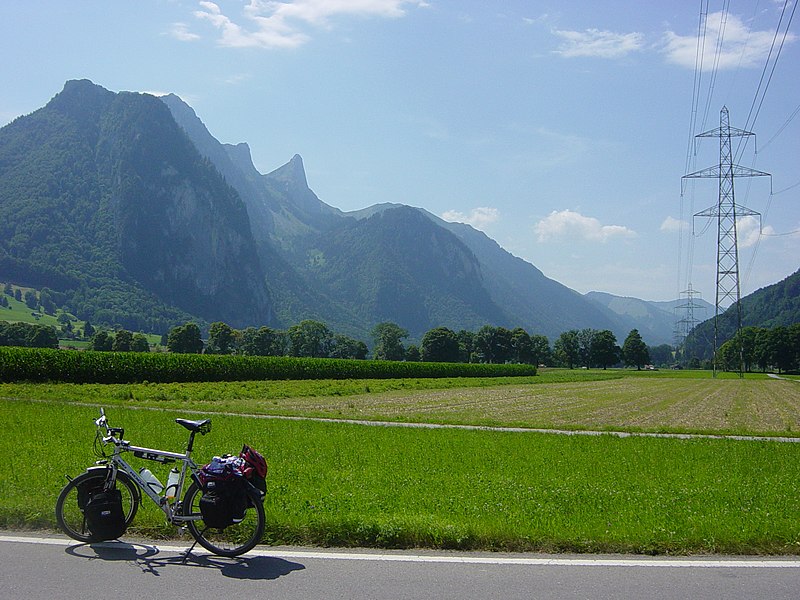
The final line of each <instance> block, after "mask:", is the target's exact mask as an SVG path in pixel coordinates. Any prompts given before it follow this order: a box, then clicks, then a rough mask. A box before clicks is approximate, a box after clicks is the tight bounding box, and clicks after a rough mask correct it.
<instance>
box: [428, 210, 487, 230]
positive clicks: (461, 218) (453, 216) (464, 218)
mask: <svg viewBox="0 0 800 600" xmlns="http://www.w3.org/2000/svg"><path fill="white" fill-rule="evenodd" d="M441 217H442V219H444V220H445V221H450V222H451V223H467V224H468V225H472V226H473V227H474V228H475V229H480V230H483V229H485V228H486V227H487V226H488V225H491V224H492V223H494V222H495V221H497V220H498V219H499V218H500V211H498V210H497V209H496V208H490V207H488V206H479V207H478V208H473V209H472V210H471V211H470V212H469V214H464V213H462V212H459V211H457V210H448V211H447V212H444V213H442V214H441Z"/></svg>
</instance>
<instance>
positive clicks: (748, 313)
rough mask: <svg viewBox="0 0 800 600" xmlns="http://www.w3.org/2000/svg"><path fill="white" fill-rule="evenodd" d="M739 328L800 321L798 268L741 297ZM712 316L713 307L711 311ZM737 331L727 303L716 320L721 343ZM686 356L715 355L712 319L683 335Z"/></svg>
mask: <svg viewBox="0 0 800 600" xmlns="http://www.w3.org/2000/svg"><path fill="white" fill-rule="evenodd" d="M741 306H742V327H764V328H771V327H778V326H781V325H782V326H788V325H792V324H794V323H800V270H797V271H795V272H794V273H792V274H791V275H789V276H788V277H787V278H786V279H784V280H782V281H779V282H778V283H774V284H772V285H769V286H767V287H763V288H761V289H759V290H756V291H755V292H753V293H752V294H749V295H747V296H745V297H744V298H742V299H741ZM710 312H711V314H712V315H713V307H712V310H711V311H710ZM735 332H736V309H735V306H730V307H728V309H727V310H726V311H725V312H724V313H722V314H721V315H720V317H719V320H718V340H717V343H718V345H719V346H721V345H722V344H723V343H725V342H726V341H727V340H729V339H730V338H731V337H733V335H734V334H735ZM685 348H686V355H687V356H697V357H698V358H711V356H713V354H714V318H713V316H712V318H710V319H708V320H706V321H703V322H702V323H700V324H699V325H698V326H697V327H695V328H694V330H692V333H690V334H689V336H688V337H687V338H686V343H685Z"/></svg>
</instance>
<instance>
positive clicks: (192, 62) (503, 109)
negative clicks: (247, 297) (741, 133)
mask: <svg viewBox="0 0 800 600" xmlns="http://www.w3.org/2000/svg"><path fill="white" fill-rule="evenodd" d="M723 6H727V11H725V12H723ZM704 7H707V17H705V18H704V19H703V20H702V22H703V24H704V25H703V28H704V30H705V32H706V34H705V54H703V55H702V56H701V58H702V64H703V68H702V69H701V70H700V71H698V70H697V69H696V68H695V66H696V64H698V60H697V59H698V52H697V48H698V44H697V38H698V32H699V31H700V24H701V17H700V14H701V9H704ZM793 9H794V6H793V5H792V4H791V2H786V1H785V0H779V1H776V0H760V1H749V2H743V1H737V0H730V1H729V2H727V3H725V2H722V1H714V0H706V1H705V2H703V1H700V0H698V1H688V0H678V1H675V2H663V1H657V0H639V1H622V0H603V1H601V2H594V1H575V2H562V1H555V0H553V1H542V2H538V1H483V2H477V1H470V0H465V1H454V0H447V1H445V0H441V1H440V0H426V1H420V0H408V1H403V0H292V1H289V0H285V1H283V2H269V1H262V0H245V1H242V0H217V1H216V2H210V1H195V0H191V1H190V0H139V1H137V2H108V1H107V0H82V1H80V2H62V1H56V0H43V1H37V2H4V3H3V4H2V7H1V8H0V51H2V55H3V56H4V60H3V61H2V62H0V85H1V86H2V89H3V93H2V94H0V125H3V124H6V123H8V122H9V121H11V120H12V119H14V118H15V117H17V116H19V115H22V114H27V113H29V112H31V111H33V110H35V109H37V108H39V107H41V106H43V105H44V104H45V103H47V101H48V100H49V99H50V98H51V97H52V96H54V95H55V94H56V93H58V92H59V91H60V90H61V88H62V86H63V84H64V82H65V81H66V80H68V79H77V78H88V79H91V80H92V81H94V82H95V83H98V84H100V85H102V86H104V87H106V88H108V89H110V90H113V91H121V90H133V91H147V92H151V93H166V92H174V93H176V94H178V95H179V96H181V97H182V98H183V99H184V100H186V101H187V102H188V103H189V104H191V105H192V106H193V107H194V109H195V110H196V112H197V114H198V115H199V116H200V118H201V119H202V120H203V121H204V122H205V123H206V125H207V126H208V128H209V130H210V131H211V133H212V134H213V135H214V136H216V137H217V138H218V139H219V140H220V141H223V142H228V143H238V142H241V141H246V142H248V143H249V144H250V147H251V149H252V154H253V159H254V161H255V163H256V166H257V167H258V168H259V170H260V171H262V172H268V171H271V170H273V169H275V168H277V167H279V166H281V165H282V164H284V163H286V162H288V161H289V160H290V159H291V157H292V156H293V155H294V154H295V153H298V154H300V155H302V156H303V159H304V162H305V166H306V170H307V174H308V180H309V185H310V186H311V187H312V189H314V191H315V192H316V193H317V195H318V196H319V197H320V198H321V199H322V200H323V201H325V202H327V203H328V204H331V205H333V206H336V207H338V208H340V209H342V210H355V209H360V208H364V207H366V206H369V205H371V204H375V203H379V202H400V203H405V204H410V205H413V206H420V207H423V208H425V209H427V210H429V211H431V212H433V213H435V214H437V215H440V216H443V217H444V218H446V219H449V220H457V221H462V222H469V223H471V224H472V225H474V226H475V227H477V228H479V229H482V230H483V231H485V232H486V233H487V234H488V235H490V236H491V237H493V238H494V239H496V240H497V241H498V242H499V243H500V244H501V245H502V246H503V247H504V248H506V249H507V250H508V251H510V252H512V253H513V254H515V255H517V256H520V257H522V258H524V259H526V260H528V261H529V262H531V263H533V264H534V265H536V266H537V267H538V268H540V269H541V270H542V271H543V272H544V273H545V275H547V276H549V277H552V278H554V279H556V280H558V281H560V282H562V283H564V284H565V285H568V286H570V287H572V288H573V289H576V290H578V291H580V292H587V291H590V290H599V291H606V292H610V293H613V294H618V295H623V296H626V295H630V296H636V297H640V298H644V299H649V300H667V299H671V298H675V297H677V296H678V292H679V291H681V290H684V289H686V286H687V285H688V284H689V283H691V284H692V286H693V288H694V289H695V290H699V291H700V292H701V293H702V296H703V298H704V299H706V300H709V301H710V302H712V303H713V302H714V286H715V283H714V282H715V269H716V254H715V252H716V250H715V245H716V225H715V224H714V223H709V222H708V221H707V220H704V219H692V214H694V213H696V212H699V211H701V210H703V209H705V208H707V207H709V206H712V205H714V204H716V202H717V182H716V181H715V180H702V181H697V182H694V183H693V184H692V185H688V186H686V187H685V190H684V193H683V195H682V194H681V187H682V186H681V176H682V175H684V174H686V173H687V172H690V171H695V170H700V169H702V168H705V167H708V166H712V165H714V164H715V163H717V162H718V160H719V158H718V156H719V149H718V145H717V141H716V140H705V141H703V142H702V143H701V144H699V145H698V146H697V151H696V154H695V153H694V145H693V144H690V139H692V137H693V135H692V134H694V133H700V132H702V131H704V130H710V129H714V128H715V127H717V126H718V125H719V112H720V109H721V108H722V106H723V105H726V106H727V107H728V109H729V111H730V115H731V125H732V126H734V127H739V128H742V129H743V128H745V127H747V129H749V130H751V131H754V132H755V133H756V134H757V143H753V142H752V141H751V142H750V143H749V144H748V145H747V146H745V147H743V148H742V149H741V155H740V156H739V157H738V159H737V162H738V163H739V164H741V165H744V166H747V167H750V168H755V169H759V170H763V171H768V172H770V173H772V175H773V177H772V182H771V185H772V191H773V192H775V193H774V194H772V195H771V194H770V189H771V188H770V181H769V180H768V179H762V178H757V179H737V181H736V198H737V202H739V203H740V204H743V205H746V206H747V207H749V208H751V209H753V210H756V211H759V212H761V213H762V214H763V233H764V235H759V231H758V222H757V220H755V219H745V220H742V221H740V224H739V240H740V259H739V262H740V270H741V280H742V292H743V294H746V293H750V292H752V291H754V290H756V289H758V288H760V287H763V286H764V285H769V284H771V283H774V282H776V281H778V280H780V279H782V278H784V277H786V276H787V275H789V274H791V273H793V272H794V271H795V270H797V268H798V266H800V264H798V263H800V260H798V258H799V257H800V233H797V232H798V230H800V185H798V184H799V183H800V159H798V157H800V116H797V111H798V107H799V106H800V41H799V40H798V38H799V37H800V16H798V18H797V19H796V20H793V21H791V27H790V28H789V30H788V33H786V34H785V37H784V33H785V30H786V24H787V23H788V22H789V18H790V16H793ZM781 17H783V20H781ZM720 31H722V32H723V35H722V36H721V42H719V40H720V35H719V32H720ZM776 33H777V36H776ZM773 40H775V44H774V45H773ZM782 41H783V44H782V46H781V42H782ZM779 47H780V56H779V57H778V60H777V64H775V60H774V59H775V56H776V54H777V51H778V48H779ZM770 49H772V58H771V59H770V58H769V57H770ZM773 65H774V70H773ZM698 77H699V85H696V83H698ZM767 82H768V85H766V84H767ZM759 83H760V85H761V87H759ZM695 90H697V92H696V93H695ZM762 93H763V100H762ZM693 107H696V110H693ZM748 115H750V116H749V118H748ZM734 147H737V144H736V141H735V142H734ZM756 148H757V149H758V153H757V154H756V153H755V152H754V151H755V150H756ZM693 223H694V227H693ZM707 226H708V227H707ZM793 232H794V233H793Z"/></svg>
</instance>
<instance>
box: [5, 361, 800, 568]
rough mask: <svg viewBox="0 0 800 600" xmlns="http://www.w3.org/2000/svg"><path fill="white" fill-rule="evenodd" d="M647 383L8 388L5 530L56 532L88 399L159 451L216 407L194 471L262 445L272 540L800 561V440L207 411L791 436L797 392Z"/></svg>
mask: <svg viewBox="0 0 800 600" xmlns="http://www.w3.org/2000/svg"><path fill="white" fill-rule="evenodd" d="M651 375H656V376H654V377H646V376H643V375H639V374H633V375H632V374H631V373H620V372H610V371H609V372H606V373H603V372H588V373H587V372H582V373H577V372H573V373H569V372H554V373H551V374H548V373H546V372H545V373H544V374H543V375H541V376H539V377H536V378H533V379H534V380H535V381H536V383H532V382H531V381H526V382H525V383H524V384H521V383H520V382H517V383H511V382H506V383H505V385H499V386H498V385H494V386H489V385H488V384H484V385H483V387H465V386H464V382H463V381H450V382H439V385H440V387H439V388H438V389H437V388H434V387H431V385H432V384H431V383H430V382H425V383H422V382H421V380H420V382H416V383H415V382H413V381H405V382H391V381H389V382H380V383H381V384H382V385H387V386H389V387H388V388H387V389H382V388H377V389H373V387H374V386H376V385H378V382H373V381H369V382H365V381H360V382H338V384H334V382H304V384H301V383H300V382H283V383H282V384H281V385H284V386H286V387H282V388H277V389H276V388H272V387H271V386H270V385H269V384H268V383H265V382H248V383H247V384H236V385H234V384H214V385H211V384H203V385H204V386H205V387H203V386H200V387H194V386H192V385H189V384H181V385H178V384H175V385H172V386H155V388H156V389H155V391H154V392H153V396H147V395H146V394H145V393H144V391H143V390H148V389H150V388H151V387H153V386H142V387H141V388H140V387H139V386H83V387H81V386H63V385H46V384H42V385H38V386H36V385H29V386H11V385H4V386H0V397H2V398H3V400H2V401H0V419H2V422H3V423H4V424H5V426H6V432H7V433H6V434H4V435H3V436H2V437H0V452H2V455H3V456H4V458H5V460H4V461H3V462H2V463H0V526H4V527H45V528H50V527H53V526H54V517H53V514H52V512H53V506H54V504H55V497H56V495H57V493H58V490H59V489H60V487H61V486H62V485H63V484H64V482H65V481H66V479H65V478H64V475H65V474H70V475H77V474H78V473H79V472H80V471H81V470H82V469H83V468H85V467H86V466H88V465H89V464H91V463H92V462H93V461H94V460H95V458H94V456H93V454H92V440H93V436H94V426H93V423H92V419H93V418H94V417H95V416H96V414H97V408H96V407H94V406H84V405H81V404H80V402H89V403H101V404H104V405H106V407H107V413H108V415H109V418H110V420H111V422H112V424H114V425H117V426H122V427H125V430H126V438H127V439H130V440H132V441H133V442H134V443H137V444H140V445H144V446H151V447H159V448H165V449H176V450H177V449H180V448H181V447H182V445H183V444H184V443H185V439H186V436H185V435H184V434H185V430H184V429H183V428H181V427H179V426H177V425H176V424H174V423H173V422H172V419H173V418H174V417H176V416H180V415H182V414H185V413H186V411H190V410H198V411H201V412H203V413H207V414H209V415H211V416H212V417H213V422H214V427H213V431H212V432H211V434H210V435H208V436H205V437H203V438H198V442H197V445H196V458H197V459H198V462H202V461H204V460H208V459H210V458H211V456H212V455H214V454H220V453H223V452H235V451H237V450H238V448H239V447H240V445H241V443H243V442H247V443H250V444H252V445H253V446H254V447H256V448H258V449H260V450H261V451H262V452H263V453H264V454H265V456H266V457H267V459H268V460H269V463H270V475H269V477H268V485H269V493H268V497H267V502H266V505H265V506H266V509H267V514H268V525H267V532H266V535H265V542H266V543H299V544H322V545H343V546H357V545H360V546H377V547H416V546H422V547H435V548H462V549H497V550H535V551H578V552H639V553H674V554H686V553H704V552H719V553H773V554H800V519H798V516H800V497H799V496H798V493H797V491H796V487H797V485H796V482H797V481H798V480H800V444H793V443H779V442H753V441H733V440H713V439H698V440H678V439H657V438H624V439H620V438H617V437H614V436H609V435H602V436H566V435H552V434H537V433H511V432H498V431H480V430H478V431H465V430H453V429H436V430H430V429H409V428H387V427H374V426H373V427H371V426H363V425H354V424H342V423H325V422H315V421H285V420H274V419H263V418H254V417H247V416H236V415H223V414H216V415H215V414H214V412H219V411H225V412H230V413H248V414H250V413H261V414H267V413H270V412H272V413H275V414H278V413H282V414H288V413H291V414H297V415H301V414H306V415H320V414H322V415H328V416H337V417H340V416H348V417H349V416H358V417H359V418H361V417H368V418H381V419H382V418H391V419H393V420H400V421H414V420H417V421H425V420H429V421H439V422H460V423H468V422H469V423H482V422H484V421H485V420H487V419H488V420H491V422H492V423H494V424H509V425H510V424H518V423H520V422H524V423H530V424H537V425H542V424H545V423H549V424H551V425H553V426H555V425H561V426H571V428H592V429H617V428H620V429H629V430H637V429H648V430H653V431H665V430H675V429H677V430H698V431H700V430H702V431H717V432H726V431H736V432H751V433H773V434H784V435H785V434H789V435H791V433H792V431H794V430H796V427H797V424H796V423H797V419H798V418H800V416H799V415H800V410H798V402H800V398H798V394H800V389H796V388H800V386H799V385H798V384H797V383H796V382H793V381H777V380H767V379H766V378H761V377H754V378H748V379H745V380H738V379H736V378H732V379H719V380H717V381H713V380H711V379H710V377H708V376H707V374H706V375H703V374H695V375H694V376H693V377H692V376H688V375H686V374H681V375H680V376H678V377H669V376H666V375H662V374H660V373H659V374H651ZM548 378H549V379H548ZM401 383H403V387H398V386H400V384H401ZM472 383H473V384H476V385H479V382H472ZM495 383H497V382H496V381H495ZM290 384H295V386H296V387H294V388H292V387H291V385H290ZM198 385H199V384H198ZM447 385H450V387H444V386H447ZM337 386H341V387H337ZM391 386H395V387H391ZM366 388H369V391H367V389H366ZM82 392H85V394H82ZM128 392H132V395H131V394H130V393H128ZM203 392H205V394H206V395H205V396H203ZM336 392H338V394H337V393H336ZM139 393H141V396H142V397H141V398H140V397H139V396H138V395H137V394H139ZM159 394H161V395H163V398H162V399H160V400H159V399H158V398H157V396H158V395H159ZM270 394H271V396H270ZM59 396H62V397H63V399H59ZM276 403H277V404H276ZM137 407H149V408H156V409H158V408H161V410H135V408H137ZM271 407H272V408H274V410H270V408H271ZM726 412H727V415H726V414H725V413H726ZM135 460H136V459H133V461H135ZM133 461H132V462H133ZM33 464H35V465H37V467H32V465H33ZM140 464H141V465H144V464H147V465H148V466H152V464H153V463H140ZM42 466H44V468H42ZM32 472H35V473H36V475H35V477H31V473H32ZM160 475H161V476H162V479H163V478H164V476H165V473H160ZM35 490H38V492H37V491H35ZM135 526H136V528H137V529H136V531H135V532H136V533H140V534H145V535H152V536H167V535H173V534H174V530H172V529H171V528H168V527H166V526H165V525H164V524H163V517H162V516H161V513H160V512H158V511H157V509H155V507H153V506H152V505H146V506H145V509H144V510H143V511H142V512H141V514H140V515H138V516H137V518H136V521H135Z"/></svg>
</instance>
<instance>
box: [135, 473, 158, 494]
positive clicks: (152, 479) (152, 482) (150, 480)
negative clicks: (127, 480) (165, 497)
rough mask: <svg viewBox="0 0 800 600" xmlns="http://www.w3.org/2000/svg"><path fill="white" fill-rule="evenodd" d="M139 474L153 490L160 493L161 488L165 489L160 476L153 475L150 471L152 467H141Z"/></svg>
mask: <svg viewBox="0 0 800 600" xmlns="http://www.w3.org/2000/svg"><path fill="white" fill-rule="evenodd" d="M139 475H140V476H141V478H142V479H144V482H145V483H146V484H147V486H148V487H149V488H150V489H151V490H153V491H154V492H155V493H156V494H160V493H161V490H163V489H164V486H163V485H162V484H161V482H160V481H159V480H158V477H156V476H155V475H153V474H152V473H151V472H150V469H146V468H141V469H139Z"/></svg>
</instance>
